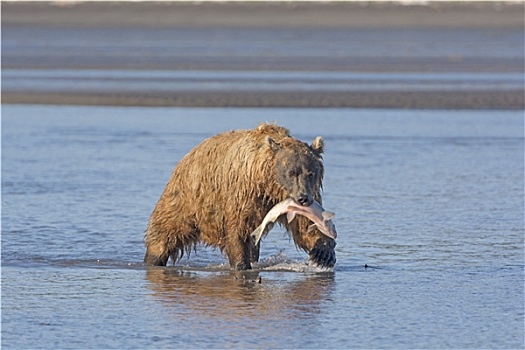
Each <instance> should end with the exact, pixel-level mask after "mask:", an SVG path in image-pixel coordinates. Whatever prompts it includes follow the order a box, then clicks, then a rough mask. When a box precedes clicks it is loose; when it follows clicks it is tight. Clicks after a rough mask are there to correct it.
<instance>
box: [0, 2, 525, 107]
mask: <svg viewBox="0 0 525 350" xmlns="http://www.w3.org/2000/svg"><path fill="white" fill-rule="evenodd" d="M1 6H2V31H3V33H2V39H3V42H2V45H3V46H4V45H7V44H5V43H6V42H8V40H4V39H6V38H8V39H10V40H11V41H9V42H10V45H9V46H7V47H6V48H7V49H6V50H4V47H3V52H2V70H4V71H5V70H6V69H7V70H9V69H13V70H14V69H37V70H38V69H39V70H45V69H73V70H82V69H115V70H119V69H137V70H140V69H149V70H163V69H165V70H169V69H172V70H201V71H204V72H206V71H213V70H215V71H217V70H247V71H249V70H253V71H256V70H269V71H275V72H279V71H285V70H291V69H294V70H303V71H315V70H317V71H330V70H333V71H356V72H362V71H373V72H391V71H396V72H407V71H412V70H413V71H419V72H434V71H436V72H452V73H453V72H461V71H469V72H496V73H497V72H513V73H515V74H520V73H521V74H522V72H523V63H522V62H523V56H520V55H519V53H514V54H512V55H508V56H504V55H492V54H491V52H487V53H488V54H487V55H485V52H483V51H482V50H478V51H476V52H477V54H478V55H479V56H475V57H474V56H469V55H467V57H461V56H454V54H453V52H454V51H453V50H454V49H452V51H450V52H452V54H449V53H448V51H447V50H450V44H451V42H452V44H453V45H456V46H454V47H461V48H468V47H470V46H472V45H476V47H483V46H484V45H486V42H485V41H482V40H478V41H477V42H476V43H474V44H473V43H472V42H471V41H469V38H470V37H469V35H470V34H468V33H473V32H476V33H479V32H482V33H486V32H489V34H488V35H486V36H485V37H487V38H492V39H491V40H492V41H497V39H494V38H497V37H498V35H501V33H509V32H511V33H522V31H523V22H524V19H523V14H524V11H523V10H524V6H525V4H524V3H516V2H441V1H440V2H425V4H424V5H421V4H417V3H410V4H406V3H392V2H341V1H336V2H315V1H314V2H259V1H256V2H178V1H176V2H128V1H126V2H98V1H97V2H69V1H66V2H40V1H39V2H25V1H22V2H18V1H17V2H9V1H8V2H5V1H2V3H1ZM219 29H221V30H222V32H221V33H226V34H224V35H225V37H217V38H218V39H217V40H219V41H220V40H224V42H225V43H227V44H228V45H230V46H229V47H230V48H231V47H234V46H232V45H233V44H232V42H235V40H236V39H237V38H238V37H235V38H234V37H233V36H232V35H234V34H232V33H240V32H243V33H251V34H250V35H255V34H257V33H258V31H260V30H265V33H269V34H265V35H266V36H262V38H263V44H264V45H266V46H264V47H263V48H262V49H260V48H259V47H257V46H256V45H257V41H255V46H254V45H252V46H250V48H251V50H252V51H251V52H248V53H246V54H244V52H242V50H243V49H244V46H243V45H246V44H251V43H252V39H251V37H248V36H246V35H245V36H242V37H240V38H241V39H239V40H241V41H240V43H239V46H238V47H237V46H235V47H234V48H235V49H236V50H237V51H236V52H235V54H231V53H230V52H229V51H227V49H224V48H223V46H221V45H223V43H222V42H210V41H209V40H208V37H207V35H208V34H209V33H210V32H213V31H215V30H219ZM422 30H424V31H425V32H426V33H433V31H436V32H438V33H441V34H443V33H451V32H452V33H454V34H451V35H448V34H447V35H446V36H444V37H442V38H441V39H440V40H441V44H444V45H445V46H444V47H445V49H442V47H440V46H434V47H432V45H431V43H432V41H433V40H434V39H433V38H435V37H434V36H432V34H427V37H426V38H427V39H426V41H422V40H420V41H419V42H418V43H419V45H420V47H422V48H423V49H421V48H419V49H418V50H419V51H418V54H417V55H416V56H414V57H410V54H407V55H406V56H405V55H404V52H401V51H399V50H398V51H396V53H394V54H392V53H391V52H388V51H386V50H383V47H384V46H386V45H387V44H388V42H385V43H383V40H385V39H384V37H385V33H389V32H391V31H395V33H399V37H401V39H400V40H402V39H403V36H404V35H406V34H407V33H418V32H419V31H422ZM174 31H176V32H181V33H190V34H191V35H192V36H188V37H185V36H179V37H178V38H181V37H182V38H183V39H182V43H181V40H179V39H178V40H179V41H177V44H178V45H179V46H178V47H177V48H178V50H179V51H177V52H175V51H173V50H175V49H174V48H172V47H170V41H169V40H168V41H166V40H165V39H166V38H167V35H169V34H166V33H173V32H174ZM41 32H45V33H52V34H49V36H45V35H47V34H42V33H41ZM363 32H366V33H368V34H369V36H368V37H367V38H370V40H371V43H373V44H370V45H373V47H374V48H375V51H373V50H372V51H368V52H372V53H371V54H369V55H370V56H361V55H359V54H358V55H354V52H357V53H359V52H360V50H361V48H362V49H363V50H364V51H366V49H367V45H369V42H367V41H363V40H361V39H359V40H357V39H356V38H355V37H354V39H353V40H354V41H356V40H357V41H358V42H359V43H362V46H356V47H355V50H356V51H352V52H349V50H348V49H347V50H346V51H345V53H344V54H339V53H338V50H339V48H345V47H346V46H345V45H346V42H345V41H344V40H345V39H344V35H349V36H354V35H355V36H359V35H360V34H355V33H363ZM57 33H58V34H57ZM70 33H71V34H70ZM89 33H99V34H97V35H99V36H98V37H96V39H93V36H92V35H91V34H89ZM107 33H113V34H112V35H113V36H112V37H111V38H106V37H105V36H106V35H107ZM116 33H117V34H116ZM129 33H135V34H129ZM137 33H138V34H137ZM195 33H197V34H195ZM199 33H200V34H199ZM305 33H306V34H305ZM319 33H324V34H323V35H319ZM326 33H328V34H326ZM331 33H338V34H337V35H339V36H337V37H336V39H334V40H335V41H334V44H333V45H331V46H329V47H330V48H331V51H328V50H326V51H323V49H322V48H323V47H326V46H323V45H320V46H319V47H320V49H316V50H310V48H309V47H308V45H309V42H308V40H307V39H304V37H305V36H306V35H317V38H318V39H317V40H321V41H322V40H326V41H328V42H330V40H332V37H331V36H330V35H331ZM341 33H343V34H341ZM455 33H459V36H455ZM464 33H467V34H466V35H464ZM123 34H126V35H123ZM55 35H59V36H60V38H61V40H64V41H63V42H64V43H65V44H62V43H63V42H62V41H60V40H59V41H58V43H55V42H54V40H55V38H56V37H55ZM78 35H80V38H81V39H80V40H83V41H81V42H79V37H78ZM132 35H134V36H133V37H132ZM137 35H139V37H141V39H140V40H136V41H133V44H128V43H127V42H125V41H124V42H123V44H124V46H119V50H120V51H119V50H116V51H114V52H113V51H111V50H112V49H113V43H115V41H114V40H115V38H119V37H121V38H122V37H125V38H127V40H132V39H133V40H135V38H136V37H137ZM280 35H281V36H288V39H286V40H284V39H283V40H281V41H279V42H278V43H277V44H276V40H275V39H278V38H279V36H280ZM490 35H492V36H490ZM505 35H506V34H505ZM512 35H513V37H514V38H515V37H516V34H512ZM518 35H519V34H518ZM293 36H295V37H293ZM296 37H298V38H299V43H300V44H298V46H292V48H295V47H297V48H299V50H298V51H297V52H296V51H290V50H291V49H290V50H289V49H288V47H289V45H288V44H290V43H292V44H293V43H295V42H294V40H295V38H296ZM478 37H479V36H478ZM42 38H43V39H42ZM130 38H131V39H130ZM144 38H147V39H144ZM260 38H261V37H260ZM319 38H321V39H319ZM397 38H398V37H395V39H397ZM456 38H457V41H456ZM190 39H191V40H193V41H191V40H190ZM20 40H21V41H20ZM141 40H142V41H141ZM148 40H149V41H148ZM185 40H187V41H185ZM242 40H244V41H242ZM301 40H302V41H301ZM514 41H515V42H519V40H517V41H516V40H515V39H514ZM17 42H24V43H25V45H26V46H24V45H22V46H17V44H16V43H17ZM42 42H49V43H50V45H51V46H50V47H51V48H48V47H46V46H45V45H42V44H41V43H42ZM404 44H405V43H404ZM409 44H410V43H409ZM441 44H439V45H441ZM126 45H130V46H126ZM207 45H209V47H208V46H207ZM276 45H277V46H276ZM279 45H280V46H279ZM301 45H303V46H301ZM336 45H341V46H339V47H337V46H336ZM427 45H429V48H428V50H429V51H423V50H427V49H426V46H427ZM447 45H448V46H447ZM518 45H519V44H518ZM313 46H314V47H315V43H314V45H313ZM354 46H355V44H354ZM405 46H406V47H408V48H409V49H411V48H410V45H405ZM405 46H403V47H405ZM186 47H188V48H189V49H188V50H194V48H198V49H199V50H200V51H198V52H204V53H205V54H204V55H203V56H202V57H201V56H196V54H194V53H193V52H190V54H189V55H188V56H184V54H180V52H181V50H184V49H185V48H186ZM491 47H492V48H493V52H497V51H495V50H504V49H505V47H504V46H503V48H501V46H500V45H499V44H497V45H493V46H491ZM508 47H509V46H508V44H507V48H508ZM91 48H94V49H93V50H91ZM181 48H182V49H181ZM436 48H437V50H436ZM513 48H515V49H516V48H517V46H513ZM54 49H57V51H56V52H55V51H53V50H54ZM164 49H166V50H167V51H168V54H166V55H164V56H163V55H162V54H163V52H162V51H163V50H164ZM412 49H413V48H412ZM68 50H69V51H68ZM105 50H108V51H105ZM141 50H142V51H143V52H144V55H142V51H141ZM169 50H172V51H169ZM207 50H208V51H207ZM272 50H277V51H276V52H273V51H272ZM301 50H303V51H304V52H303V51H301ZM432 50H435V51H433V52H432ZM98 52H101V53H102V54H100V55H98V54H97V53H98ZM106 52H110V54H108V55H104V54H105V53H106ZM376 52H378V54H377V56H373V55H375V54H376ZM462 52H465V50H462ZM501 52H503V51H501ZM130 55H132V56H131V57H130ZM433 55H434V56H433ZM5 82H6V83H5V84H4V86H3V90H2V103H13V104H30V103H35V104H71V105H84V104H85V105H116V106H185V107H306V108H309V107H356V108H448V109H465V108H480V109H485V108H486V109H491V108H492V109H523V108H525V102H524V100H525V97H524V90H523V89H514V90H497V91H492V90H483V89H474V90H473V91H469V90H468V89H460V90H458V91H445V90H443V91H440V90H439V89H436V90H435V91H434V90H433V91H417V90H412V91H406V90H399V91H381V90H380V91H367V90H362V91H331V92H329V91H318V92H317V91H316V92H314V91H309V92H305V91H300V90H297V91H287V92H279V91H229V90H227V89H225V90H223V91H206V90H202V91H194V90H193V91H189V90H188V91H184V90H183V89H179V90H178V91H177V93H174V92H173V91H170V90H162V88H161V87H159V88H158V89H155V90H156V91H151V90H147V89H144V90H140V91H133V92H130V91H124V90H118V89H115V90H114V91H111V92H110V93H97V92H96V90H94V91H87V92H86V91H84V92H82V91H79V90H75V89H74V88H73V89H71V90H67V89H66V90H64V91H60V92H57V91H43V90H41V91H37V90H35V91H24V90H20V89H13V90H9V89H6V87H8V85H9V84H8V83H7V82H8V81H7V80H5ZM79 83H81V81H79ZM30 88H32V87H31V86H30Z"/></svg>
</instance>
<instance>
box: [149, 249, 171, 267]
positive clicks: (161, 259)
mask: <svg viewBox="0 0 525 350" xmlns="http://www.w3.org/2000/svg"><path fill="white" fill-rule="evenodd" d="M168 258H169V254H168V252H167V251H166V250H165V249H164V248H161V249H155V248H154V247H153V246H148V247H147V249H146V255H144V263H145V264H146V265H149V266H166V264H167V263H168Z"/></svg>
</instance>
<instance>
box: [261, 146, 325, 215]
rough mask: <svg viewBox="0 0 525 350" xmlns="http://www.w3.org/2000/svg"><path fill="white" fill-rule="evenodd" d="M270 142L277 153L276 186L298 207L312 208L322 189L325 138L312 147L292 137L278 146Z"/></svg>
mask: <svg viewBox="0 0 525 350" xmlns="http://www.w3.org/2000/svg"><path fill="white" fill-rule="evenodd" d="M267 141H268V143H269V144H270V146H271V148H272V150H273V151H274V152H275V158H274V159H275V177H276V180H277V183H278V184H279V186H280V187H281V188H282V189H283V190H284V192H285V193H286V195H287V196H288V197H290V198H292V199H293V200H294V202H295V203H296V204H298V205H301V206H310V205H311V204H312V203H313V202H314V199H315V198H316V197H318V196H319V194H320V191H321V187H322V181H323V173H324V168H323V162H322V156H321V154H322V151H323V141H322V138H321V137H318V138H316V139H315V140H314V142H313V143H312V144H311V145H308V144H306V143H304V142H301V141H299V140H297V139H295V138H292V137H286V138H284V139H282V140H280V141H279V142H276V141H274V140H273V139H271V138H270V137H268V138H267Z"/></svg>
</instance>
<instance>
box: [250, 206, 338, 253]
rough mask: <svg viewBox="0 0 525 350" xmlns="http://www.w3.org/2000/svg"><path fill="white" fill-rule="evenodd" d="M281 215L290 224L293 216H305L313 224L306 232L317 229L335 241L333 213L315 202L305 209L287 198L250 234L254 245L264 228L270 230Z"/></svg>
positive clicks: (335, 232) (264, 230)
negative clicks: (284, 216) (284, 215)
mask: <svg viewBox="0 0 525 350" xmlns="http://www.w3.org/2000/svg"><path fill="white" fill-rule="evenodd" d="M283 214H286V218H287V220H288V223H290V222H292V220H293V219H294V218H295V215H302V216H305V217H307V218H308V219H309V220H311V221H312V222H313V224H312V225H310V226H309V227H308V232H310V231H312V230H314V229H318V230H319V231H321V233H322V234H324V235H326V236H328V237H330V238H333V239H335V238H336V237H337V231H336V229H335V225H334V223H333V222H332V218H333V217H334V216H335V214H334V213H332V212H329V211H325V210H324V209H323V207H322V206H321V204H319V203H318V202H317V201H313V203H312V204H311V205H310V206H308V207H305V206H302V205H298V204H296V203H295V202H294V201H293V200H292V199H291V198H288V199H285V200H284V201H282V202H279V203H277V204H276V205H275V206H274V207H273V208H272V209H271V210H270V211H269V212H268V214H266V216H265V217H264V219H263V222H262V223H261V224H260V225H259V226H258V227H257V228H256V229H255V230H254V231H253V232H252V233H251V234H250V236H252V237H254V239H255V244H257V243H259V240H260V239H261V236H262V235H263V233H265V232H266V227H267V226H268V225H270V226H269V228H268V230H271V229H272V227H273V225H271V224H273V223H274V222H275V221H276V220H277V219H278V218H279V216H281V215H283Z"/></svg>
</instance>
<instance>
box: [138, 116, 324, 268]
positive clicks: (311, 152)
mask: <svg viewBox="0 0 525 350" xmlns="http://www.w3.org/2000/svg"><path fill="white" fill-rule="evenodd" d="M268 137H270V138H271V139H269V138H268ZM272 140H274V141H275V142H277V144H279V147H284V148H287V149H290V150H293V152H295V153H296V154H297V155H300V154H308V156H309V157H312V156H313V157H314V158H315V161H316V162H318V164H317V165H318V166H319V176H318V177H317V182H316V183H315V186H313V188H312V196H313V198H314V199H315V200H316V201H318V202H319V203H322V200H321V193H320V191H321V188H322V179H323V172H324V168H323V165H322V157H321V153H322V151H323V141H322V139H321V138H316V140H315V141H314V143H313V144H312V146H309V145H307V144H306V143H303V142H301V141H299V140H298V139H295V138H293V137H291V136H290V133H289V131H288V130H287V129H285V128H283V127H279V126H276V125H272V124H261V125H260V126H259V127H257V128H256V129H254V130H238V131H230V132H225V133H222V134H218V135H216V136H213V137H211V138H209V139H206V140H205V141H203V142H202V143H201V144H200V145H198V146H197V147H195V148H194V149H192V150H191V151H190V152H189V153H188V154H187V155H186V156H185V157H184V158H182V159H181V161H180V162H179V164H178V165H177V166H176V168H175V170H174V171H173V173H172V175H171V178H170V180H169V182H168V184H167V185H166V188H165V190H164V192H163V193H162V195H161V197H160V199H159V201H158V203H157V205H156V207H155V209H154V211H153V213H152V214H151V217H150V221H149V225H148V228H147V231H146V235H145V244H146V247H147V252H146V256H145V258H144V261H145V263H146V264H148V265H166V263H167V261H168V259H169V258H170V257H171V259H172V260H173V261H177V260H178V259H180V258H181V257H182V256H183V255H184V254H189V253H190V251H191V250H192V249H195V247H196V245H197V244H199V243H203V244H205V245H208V246H214V247H219V248H220V250H221V251H222V252H223V253H225V254H226V255H227V257H228V259H229V261H230V265H231V267H232V268H234V269H249V268H250V267H251V264H250V263H251V262H254V261H257V259H258V255H259V247H258V246H254V245H253V244H252V243H251V241H250V233H251V232H252V231H253V230H254V229H255V228H256V227H257V226H258V225H259V224H260V223H261V221H262V220H263V218H264V216H265V215H266V213H267V212H268V211H269V210H270V209H271V208H272V207H273V206H274V205H275V204H277V203H278V202H280V201H282V200H284V199H285V198H286V197H287V196H289V193H288V192H287V191H286V190H285V189H284V188H283V187H282V186H281V185H280V184H279V183H278V182H277V180H276V172H277V171H278V169H276V161H275V156H276V151H275V147H272V143H271V141H272ZM279 222H280V223H281V224H282V225H283V226H285V227H286V229H287V230H288V231H289V232H291V234H292V237H293V239H294V242H295V244H296V245H297V246H298V247H300V248H301V249H303V250H305V251H306V252H310V250H311V249H312V248H313V247H314V245H315V243H316V241H317V240H318V239H319V238H321V237H322V234H321V233H320V232H318V231H313V232H309V233H307V228H308V226H309V224H310V223H309V221H308V219H306V218H304V217H297V218H296V219H295V220H294V221H292V222H291V223H290V224H288V223H286V220H284V219H282V218H281V219H280V221H279Z"/></svg>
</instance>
